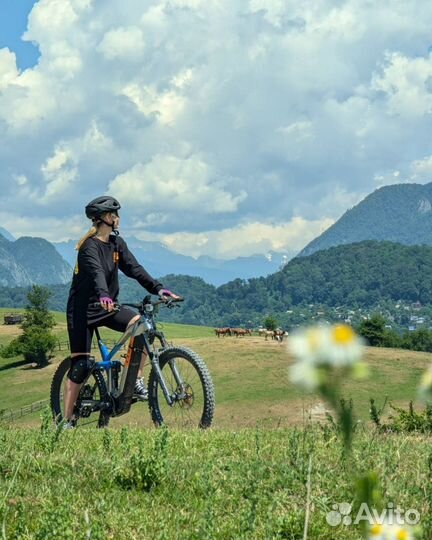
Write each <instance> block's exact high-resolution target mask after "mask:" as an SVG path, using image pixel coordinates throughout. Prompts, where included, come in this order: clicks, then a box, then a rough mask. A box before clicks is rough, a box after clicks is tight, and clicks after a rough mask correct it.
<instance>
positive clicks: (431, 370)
mask: <svg viewBox="0 0 432 540" xmlns="http://www.w3.org/2000/svg"><path fill="white" fill-rule="evenodd" d="M418 392H419V395H420V398H421V399H422V400H423V401H432V365H430V366H429V367H428V369H427V370H426V371H425V372H424V373H423V375H422V378H421V380H420V386H419V389H418Z"/></svg>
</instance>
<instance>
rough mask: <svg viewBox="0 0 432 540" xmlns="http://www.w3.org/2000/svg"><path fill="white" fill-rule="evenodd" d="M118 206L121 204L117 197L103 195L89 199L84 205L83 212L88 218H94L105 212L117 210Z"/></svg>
mask: <svg viewBox="0 0 432 540" xmlns="http://www.w3.org/2000/svg"><path fill="white" fill-rule="evenodd" d="M120 208H121V206H120V203H119V202H118V200H117V199H114V197H110V196H109V195H103V196H102V197H96V199H93V200H92V201H90V202H89V203H88V205H87V206H86V207H85V213H86V216H87V217H88V218H89V219H92V220H95V219H98V218H100V217H101V216H102V214H105V213H106V212H117V211H118V210H120Z"/></svg>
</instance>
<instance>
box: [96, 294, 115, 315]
mask: <svg viewBox="0 0 432 540" xmlns="http://www.w3.org/2000/svg"><path fill="white" fill-rule="evenodd" d="M99 302H100V305H101V306H102V307H103V309H105V310H106V311H109V312H110V311H112V310H113V309H114V302H113V301H112V298H110V297H109V296H101V297H100V298H99Z"/></svg>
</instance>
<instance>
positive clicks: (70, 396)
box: [64, 353, 90, 421]
mask: <svg viewBox="0 0 432 540" xmlns="http://www.w3.org/2000/svg"><path fill="white" fill-rule="evenodd" d="M82 354H85V355H87V356H90V353H73V354H71V358H73V357H74V356H79V355H82ZM81 386H82V384H77V383H74V382H72V381H71V380H70V379H69V378H67V379H66V384H65V389H64V411H65V413H64V416H65V420H67V421H70V420H72V417H73V409H74V405H75V401H76V400H77V397H78V394H79V391H80V389H81Z"/></svg>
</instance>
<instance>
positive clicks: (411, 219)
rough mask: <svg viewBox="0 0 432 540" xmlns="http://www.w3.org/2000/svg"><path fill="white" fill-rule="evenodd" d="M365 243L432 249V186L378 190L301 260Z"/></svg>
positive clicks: (315, 242) (308, 248) (305, 251)
mask: <svg viewBox="0 0 432 540" xmlns="http://www.w3.org/2000/svg"><path fill="white" fill-rule="evenodd" d="M363 240H388V241H391V242H398V243H400V244H405V245H415V244H427V245H432V183H429V184H425V185H423V184H397V185H393V186H385V187H382V188H379V189H377V190H376V191H374V192H373V193H371V194H370V195H368V196H367V197H366V198H365V199H364V200H363V201H361V202H360V203H359V204H357V205H356V206H354V207H353V208H351V209H350V210H348V211H347V212H345V214H344V215H343V216H342V217H341V218H340V219H339V220H338V221H337V222H336V223H334V224H333V225H332V226H331V227H329V228H328V229H327V230H326V231H324V232H323V233H322V234H321V235H320V236H318V237H317V238H315V239H314V240H312V242H310V243H309V244H308V245H307V246H306V247H305V248H304V249H303V250H302V251H301V252H300V256H306V255H310V254H312V253H314V252H316V251H319V250H322V249H328V248H329V247H333V246H339V245H344V244H352V243H354V242H361V241H363Z"/></svg>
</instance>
